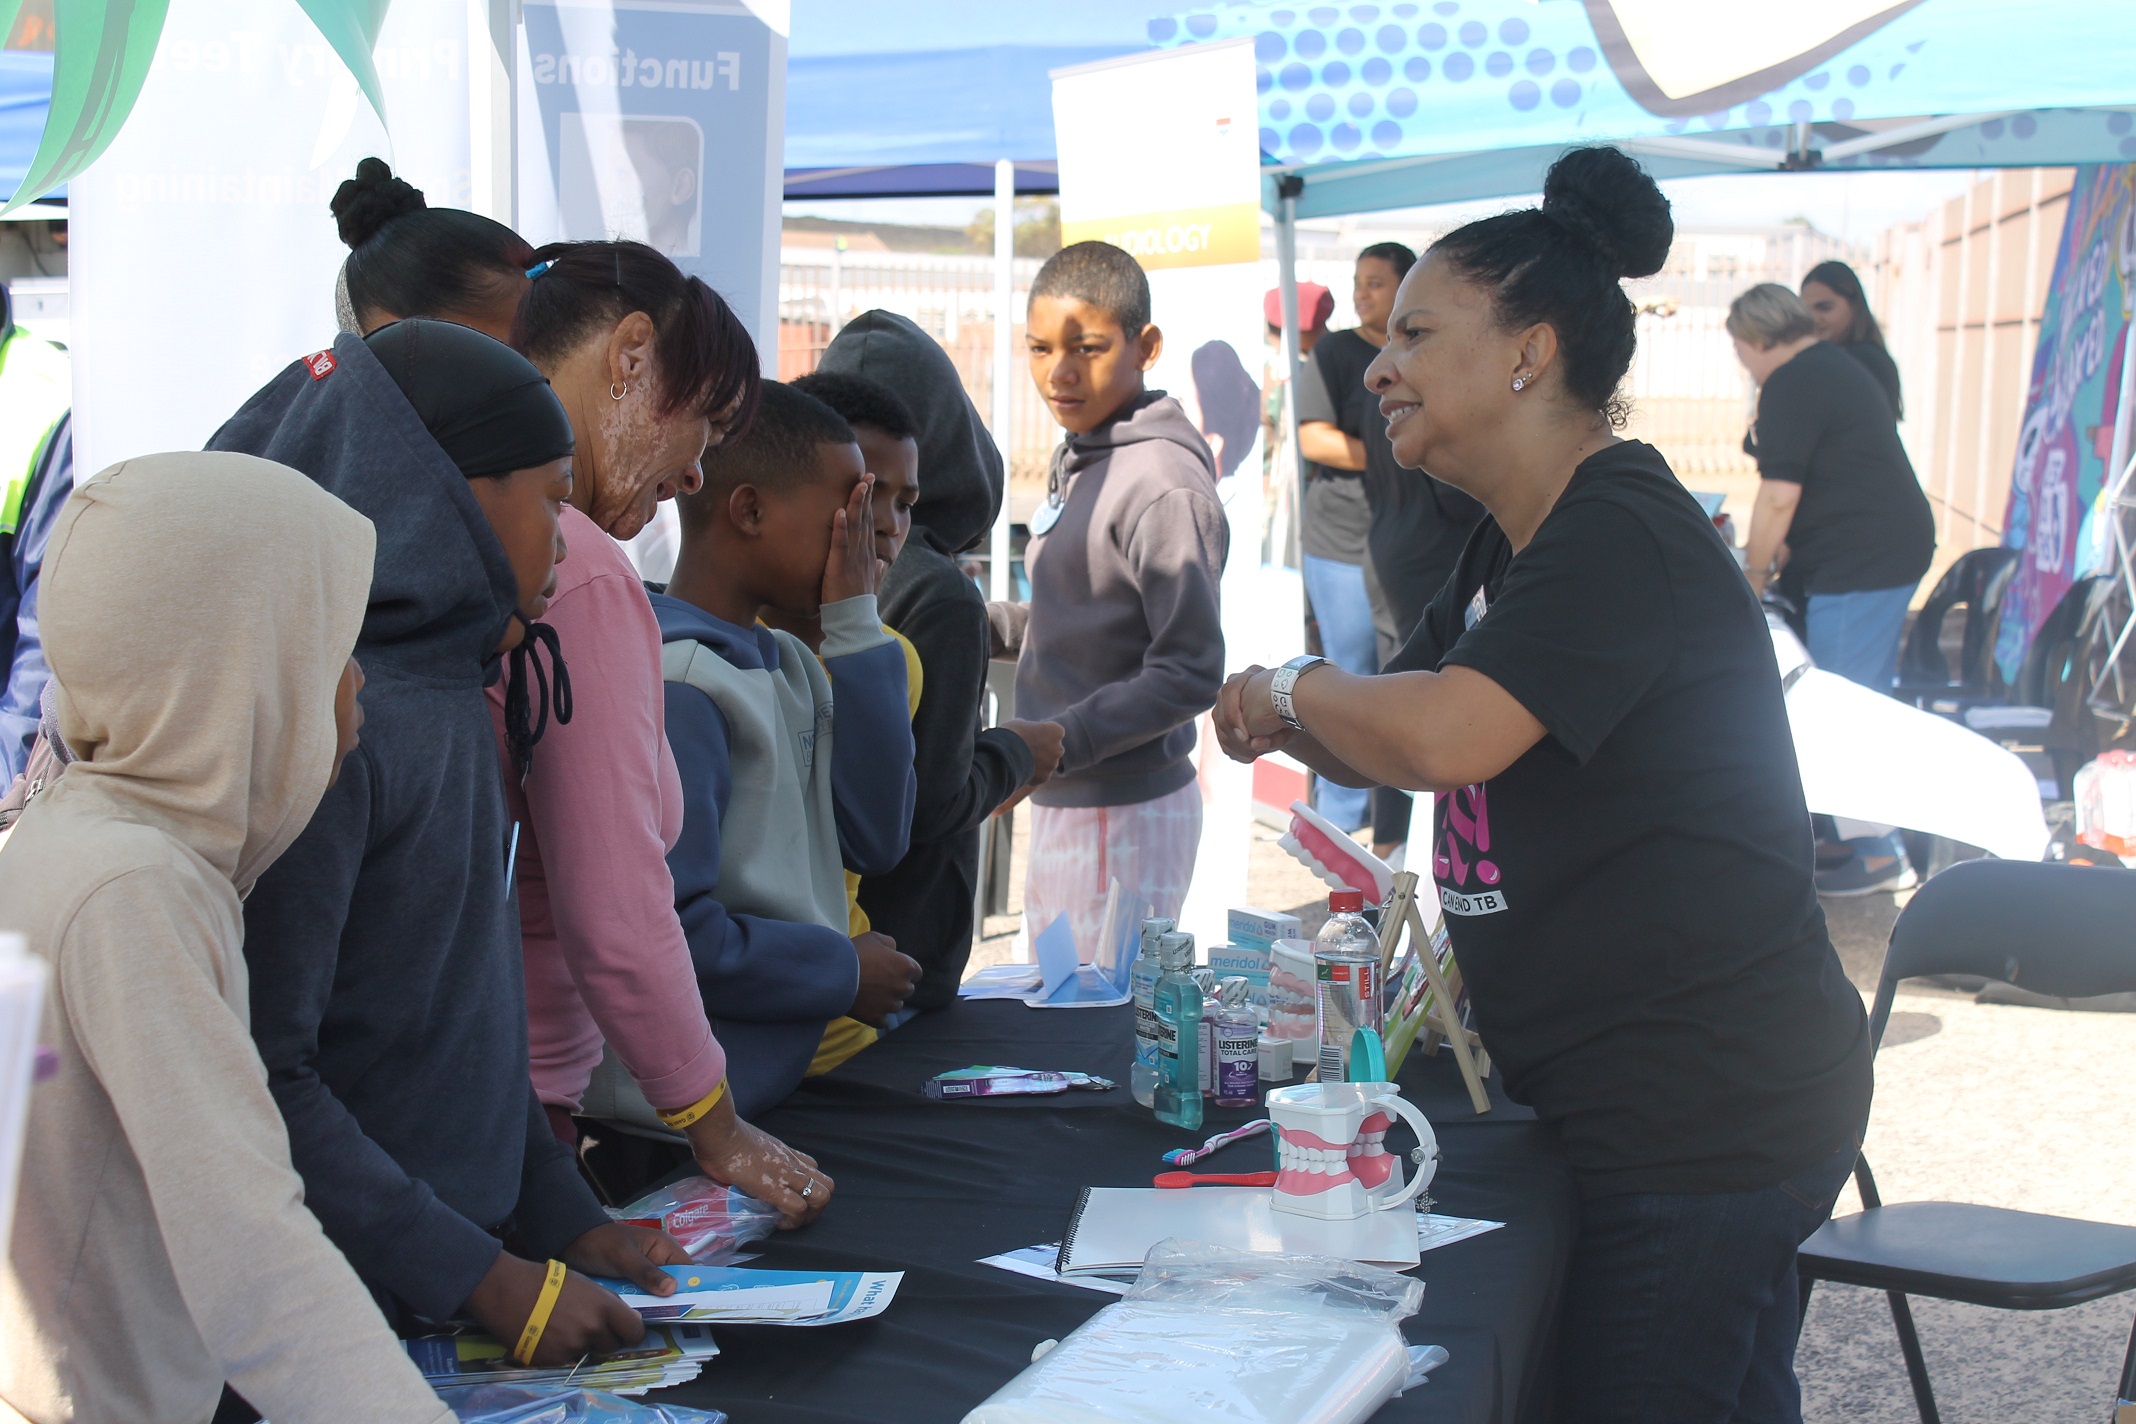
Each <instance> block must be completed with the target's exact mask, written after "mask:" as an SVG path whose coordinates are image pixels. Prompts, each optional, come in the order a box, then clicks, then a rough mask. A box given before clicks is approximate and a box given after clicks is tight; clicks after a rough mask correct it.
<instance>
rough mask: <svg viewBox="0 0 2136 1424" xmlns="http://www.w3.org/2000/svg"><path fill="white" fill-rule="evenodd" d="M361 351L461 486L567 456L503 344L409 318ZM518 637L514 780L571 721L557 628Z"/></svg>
mask: <svg viewBox="0 0 2136 1424" xmlns="http://www.w3.org/2000/svg"><path fill="white" fill-rule="evenodd" d="M364 344H365V345H366V346H368V347H370V348H371V354H372V355H374V356H376V357H377V358H378V363H379V364H380V365H381V366H383V367H385V368H386V374H387V375H389V376H391V377H392V378H393V383H394V384H395V385H397V386H399V387H400V389H401V394H402V395H404V396H406V397H407V398H408V404H409V405H411V406H413V407H415V413H416V414H417V415H418V416H420V417H422V421H423V426H424V428H425V429H427V430H428V431H429V432H430V435H431V438H432V439H434V440H436V441H437V442H438V446H439V448H441V449H443V450H444V452H445V454H446V456H447V457H448V458H450V459H451V461H452V462H453V463H454V464H455V465H458V466H459V467H460V473H461V474H463V475H466V476H467V477H468V478H469V479H471V480H473V479H485V478H502V477H503V476H506V475H509V474H511V473H512V472H513V471H514V470H530V469H533V468H535V467H536V466H539V465H546V464H548V463H549V462H550V461H551V460H557V459H561V458H562V457H564V456H566V455H568V454H570V453H571V449H572V439H571V417H569V416H568V415H566V414H565V413H564V403H563V402H562V401H560V400H558V399H557V397H556V392H555V391H553V390H551V389H550V387H549V380H548V378H547V377H546V376H544V375H542V373H541V372H540V371H538V370H536V369H535V368H534V365H533V363H532V362H530V361H528V360H527V358H526V357H524V356H522V355H520V354H519V353H518V352H517V351H514V350H513V349H512V348H511V347H509V346H506V345H505V344H504V343H503V342H501V341H498V340H495V339H494V338H492V337H488V336H484V335H483V334H482V333H481V332H479V331H476V330H475V329H474V328H472V327H467V326H461V325H459V324H458V323H456V322H450V321H426V320H422V319H420V318H414V319H410V320H408V321H396V322H394V323H393V324H392V325H391V326H382V327H380V328H379V329H378V330H376V331H374V332H372V333H371V334H370V335H369V336H366V337H365V338H364ZM513 616H514V617H515V618H518V617H520V615H519V614H518V613H516V612H515V613H514V614H513ZM520 621H521V622H526V620H525V619H524V618H520ZM526 629H527V632H526V637H525V638H523V639H521V640H520V643H519V646H517V647H516V648H514V649H512V654H511V663H510V667H509V670H508V671H507V673H506V677H505V687H504V739H505V743H506V745H507V746H508V747H509V748H510V750H511V753H512V761H513V763H514V764H515V765H516V766H517V767H518V769H519V775H520V779H521V780H525V778H526V774H527V770H528V768H530V767H531V766H533V764H534V744H535V743H536V742H538V741H540V740H541V736H542V733H543V732H545V731H547V730H548V728H549V718H550V716H551V715H552V714H553V715H554V716H555V718H556V720H557V721H558V722H569V721H570V720H571V674H570V673H569V672H568V671H567V670H566V669H565V667H564V654H563V649H562V647H561V645H560V644H559V643H558V641H557V637H556V630H555V629H554V628H551V627H549V626H548V625H547V624H545V623H527V624H526ZM540 648H547V649H548V651H549V663H550V667H551V669H552V671H547V672H545V671H544V670H543V668H542V665H541V660H540V658H539V657H538V656H536V650H537V649H540Z"/></svg>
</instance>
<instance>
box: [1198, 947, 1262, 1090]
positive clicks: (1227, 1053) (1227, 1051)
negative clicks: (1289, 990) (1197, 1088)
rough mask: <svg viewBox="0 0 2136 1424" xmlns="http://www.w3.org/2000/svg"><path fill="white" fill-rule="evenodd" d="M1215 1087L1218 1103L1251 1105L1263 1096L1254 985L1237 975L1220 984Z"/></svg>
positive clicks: (1258, 1022) (1218, 992)
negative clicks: (1254, 1007) (1254, 1008)
mask: <svg viewBox="0 0 2136 1424" xmlns="http://www.w3.org/2000/svg"><path fill="white" fill-rule="evenodd" d="M1216 997H1217V1002H1218V1007H1217V1014H1216V1087H1215V1090H1214V1091H1213V1092H1212V1093H1211V1094H1210V1096H1211V1097H1212V1098H1213V1099H1214V1100H1215V1101H1216V1104H1217V1106H1218V1107H1226V1108H1250V1107H1252V1106H1253V1105H1254V1104H1255V1103H1256V1102H1258V1101H1259V1100H1260V1091H1261V1049H1260V1039H1261V1023H1260V1020H1259V1019H1258V1018H1256V1017H1255V1016H1254V1012H1253V985H1251V984H1249V983H1248V982H1247V981H1246V980H1244V979H1242V978H1239V977H1238V976H1236V975H1234V976H1232V977H1231V978H1229V979H1226V980H1225V981H1224V982H1223V983H1222V984H1220V985H1218V986H1217V993H1216Z"/></svg>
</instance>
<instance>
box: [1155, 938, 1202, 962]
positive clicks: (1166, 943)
mask: <svg viewBox="0 0 2136 1424" xmlns="http://www.w3.org/2000/svg"><path fill="white" fill-rule="evenodd" d="M1157 962H1158V963H1159V964H1161V965H1163V966H1164V967H1165V968H1167V969H1185V968H1187V967H1188V966H1189V965H1191V964H1193V963H1194V936H1193V935H1190V934H1187V933H1185V932H1183V931H1180V930H1166V931H1165V932H1164V933H1163V934H1161V935H1159V936H1158V937H1157Z"/></svg>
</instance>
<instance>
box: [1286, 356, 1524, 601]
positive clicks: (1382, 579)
mask: <svg viewBox="0 0 2136 1424" xmlns="http://www.w3.org/2000/svg"><path fill="white" fill-rule="evenodd" d="M1377 355H1379V348H1378V347H1376V346H1374V345H1373V344H1372V343H1371V342H1369V341H1367V340H1365V338H1364V337H1362V336H1359V335H1358V334H1357V333H1356V332H1355V331H1337V332H1332V333H1330V334H1329V335H1327V336H1324V337H1322V338H1321V339H1320V344H1319V345H1317V346H1315V347H1314V348H1313V367H1314V370H1315V372H1316V373H1317V374H1318V375H1319V377H1320V379H1319V381H1318V383H1317V385H1318V387H1319V389H1318V391H1317V392H1316V391H1315V388H1314V385H1312V384H1308V385H1306V386H1304V387H1302V388H1301V389H1300V390H1299V392H1298V419H1299V420H1300V421H1307V420H1325V421H1327V422H1329V423H1330V424H1332V425H1333V426H1334V427H1335V428H1336V429H1338V430H1340V431H1341V432H1342V433H1343V434H1345V435H1350V436H1354V437H1356V438H1357V439H1358V440H1361V441H1363V442H1364V446H1365V470H1364V479H1363V481H1362V483H1363V488H1364V495H1365V499H1366V501H1367V503H1368V504H1369V505H1370V507H1371V515H1372V519H1371V528H1370V533H1369V535H1368V537H1367V540H1366V546H1367V548H1368V549H1369V550H1370V552H1371V555H1372V571H1373V574H1374V575H1375V576H1376V577H1377V579H1378V581H1379V587H1380V590H1381V593H1382V594H1383V595H1384V596H1385V598H1386V600H1387V607H1388V611H1389V612H1390V613H1391V614H1392V616H1393V618H1394V626H1395V628H1396V629H1397V630H1398V632H1399V636H1400V637H1404V638H1406V637H1407V636H1408V635H1409V630H1410V629H1411V628H1414V627H1415V626H1416V621H1417V618H1418V617H1419V616H1420V615H1421V614H1422V613H1423V611H1424V605H1425V604H1427V603H1429V602H1430V601H1431V598H1432V595H1433V594H1436V593H1437V592H1438V591H1439V586H1440V585H1441V584H1443V583H1445V582H1446V576H1447V575H1448V574H1449V573H1451V572H1453V568H1454V561H1455V560H1456V559H1458V558H1460V557H1461V547H1462V545H1464V544H1466V543H1467V542H1468V537H1469V531H1470V530H1472V529H1474V528H1475V527H1476V522H1477V521H1478V520H1479V519H1481V518H1482V517H1483V506H1482V505H1480V504H1478V503H1477V502H1476V501H1475V500H1473V499H1470V498H1469V497H1468V496H1467V495H1465V494H1463V493H1462V492H1461V491H1460V490H1457V489H1455V488H1454V487H1453V486H1452V485H1447V484H1441V483H1440V482H1439V481H1437V480H1435V479H1433V478H1432V477H1431V476H1429V475H1427V474H1424V473H1423V472H1421V471H1419V470H1405V469H1403V468H1402V467H1401V466H1400V465H1397V464H1396V463H1395V462H1394V446H1393V445H1391V444H1389V443H1388V440H1387V422H1386V421H1385V420H1384V419H1382V418H1381V416H1380V413H1379V397H1378V396H1376V395H1374V394H1373V393H1372V392H1371V391H1369V390H1366V389H1365V368H1366V367H1367V366H1370V365H1371V364H1372V359H1373V358H1374V357H1375V356H1377ZM1316 396H1317V399H1316ZM1306 548H1307V552H1308V553H1314V552H1317V551H1316V550H1314V549H1313V548H1312V546H1311V545H1310V544H1308V545H1307V546H1306Z"/></svg>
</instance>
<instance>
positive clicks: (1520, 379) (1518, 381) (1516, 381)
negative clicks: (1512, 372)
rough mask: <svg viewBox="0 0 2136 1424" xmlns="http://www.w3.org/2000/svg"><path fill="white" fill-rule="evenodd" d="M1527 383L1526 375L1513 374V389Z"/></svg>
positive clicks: (1517, 388)
mask: <svg viewBox="0 0 2136 1424" xmlns="http://www.w3.org/2000/svg"><path fill="white" fill-rule="evenodd" d="M1527 384H1528V378H1527V377H1526V376H1515V377H1514V378H1513V389H1514V390H1516V391H1517V390H1519V389H1521V388H1522V387H1523V386H1525V385H1527Z"/></svg>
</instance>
